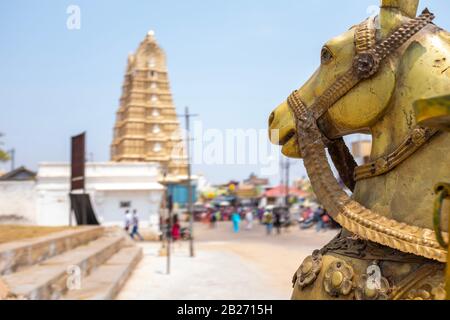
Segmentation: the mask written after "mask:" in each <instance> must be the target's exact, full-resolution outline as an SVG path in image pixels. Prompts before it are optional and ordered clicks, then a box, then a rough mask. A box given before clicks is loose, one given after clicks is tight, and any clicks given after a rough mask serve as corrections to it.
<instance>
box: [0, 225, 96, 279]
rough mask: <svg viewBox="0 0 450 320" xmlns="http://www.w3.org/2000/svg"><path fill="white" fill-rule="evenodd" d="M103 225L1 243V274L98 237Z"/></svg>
mask: <svg viewBox="0 0 450 320" xmlns="http://www.w3.org/2000/svg"><path fill="white" fill-rule="evenodd" d="M103 233H104V228H103V227H98V226H96V227H78V228H76V229H68V230H65V231H61V232H55V233H52V234H49V235H47V236H44V237H40V238H34V239H24V240H20V241H14V242H8V243H4V244H1V245H0V276H3V275H8V274H11V273H14V272H17V271H20V270H22V269H24V268H26V267H29V266H32V265H34V264H37V263H40V262H43V261H45V260H47V259H49V258H51V257H54V256H56V255H59V254H62V253H64V252H67V251H69V250H72V249H74V248H76V247H78V246H80V245H84V244H86V243H89V242H90V241H93V240H95V239H98V238H99V237H101V236H102V235H103Z"/></svg>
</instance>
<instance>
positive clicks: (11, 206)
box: [0, 181, 36, 224]
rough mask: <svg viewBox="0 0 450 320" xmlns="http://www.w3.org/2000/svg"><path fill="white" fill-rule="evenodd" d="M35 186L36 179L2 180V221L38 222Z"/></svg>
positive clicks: (0, 203) (0, 213) (0, 216)
mask: <svg viewBox="0 0 450 320" xmlns="http://www.w3.org/2000/svg"><path fill="white" fill-rule="evenodd" d="M35 186H36V182H35V181H1V182H0V222H8V223H15V222H17V223H28V224H34V223H36V193H35ZM11 218H14V219H11ZM15 218H18V219H19V220H16V219H15Z"/></svg>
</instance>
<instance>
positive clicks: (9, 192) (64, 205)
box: [0, 163, 164, 231]
mask: <svg viewBox="0 0 450 320" xmlns="http://www.w3.org/2000/svg"><path fill="white" fill-rule="evenodd" d="M158 169H159V167H158V165H157V164H152V163H87V164H86V193H89V194H90V196H91V201H92V206H93V207H94V210H95V212H96V214H97V218H98V220H99V221H100V222H101V223H102V224H103V225H123V220H124V214H125V211H126V210H134V209H136V210H137V212H138V215H139V217H140V221H141V225H142V226H143V227H150V228H151V229H153V230H155V231H157V230H158V229H159V208H160V204H161V201H162V197H163V194H164V187H163V186H162V185H161V184H159V183H158V177H159V175H158ZM69 182H70V164H68V163H42V164H40V165H39V170H38V173H37V177H36V179H35V180H34V181H0V191H1V192H2V193H3V195H2V196H1V198H2V199H1V200H2V201H1V202H0V216H1V215H4V216H8V215H10V216H11V215H14V216H22V217H24V219H26V220H27V222H29V223H34V224H37V225H46V226H64V225H68V224H69V211H70V210H69V209H70V200H69ZM30 186H31V187H30ZM32 203H34V204H33V205H32Z"/></svg>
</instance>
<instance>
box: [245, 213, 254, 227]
mask: <svg viewBox="0 0 450 320" xmlns="http://www.w3.org/2000/svg"><path fill="white" fill-rule="evenodd" d="M245 220H246V221H247V226H246V229H247V230H252V229H253V211H252V210H248V211H247V213H246V214H245Z"/></svg>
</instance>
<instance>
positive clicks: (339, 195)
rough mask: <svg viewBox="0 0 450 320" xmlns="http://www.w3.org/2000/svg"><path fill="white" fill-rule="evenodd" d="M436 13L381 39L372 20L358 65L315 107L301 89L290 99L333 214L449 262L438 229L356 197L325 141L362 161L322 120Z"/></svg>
mask: <svg viewBox="0 0 450 320" xmlns="http://www.w3.org/2000/svg"><path fill="white" fill-rule="evenodd" d="M433 19H434V15H433V14H432V13H431V12H429V11H428V10H425V11H423V13H422V14H421V15H420V16H419V17H417V18H415V19H412V20H410V21H409V22H407V23H405V24H404V25H403V26H401V27H400V28H399V29H398V30H396V31H395V32H394V33H393V34H391V35H390V36H389V37H388V38H387V39H386V40H383V41H381V42H379V43H376V41H375V32H376V31H375V28H373V20H370V19H369V20H367V21H366V22H365V23H363V24H362V25H360V26H359V27H358V29H357V30H356V33H355V38H356V39H355V40H356V49H357V55H356V56H355V58H354V61H353V65H352V68H350V70H348V71H347V72H346V73H345V74H344V75H343V76H341V77H340V78H339V79H338V80H337V81H336V82H334V83H333V85H331V86H330V87H329V88H328V89H327V90H325V92H324V93H323V94H322V95H321V96H320V97H318V98H317V99H316V100H315V102H314V103H313V104H312V105H311V107H310V108H307V107H306V105H305V104H304V103H303V102H302V100H301V98H300V97H299V95H298V92H297V91H294V92H293V93H292V94H291V95H290V96H289V98H288V100H287V102H288V105H289V107H290V109H291V110H292V112H293V113H294V115H295V118H296V122H297V138H298V145H299V148H300V151H301V154H302V155H303V159H304V164H305V167H306V170H307V171H308V175H309V177H310V179H311V184H312V186H313V188H314V191H315V193H316V195H317V197H318V199H320V201H321V202H322V204H323V205H324V207H325V208H326V209H327V210H328V212H329V213H330V214H331V216H332V217H333V219H334V220H335V221H336V222H338V223H339V224H340V225H341V226H342V227H344V228H345V229H347V230H349V231H350V232H353V233H355V234H357V235H359V236H360V237H363V238H365V239H367V240H370V241H373V242H376V243H380V244H382V245H386V246H389V247H391V248H394V249H397V250H400V251H403V252H407V253H412V254H415V255H420V256H423V257H426V258H429V259H435V260H438V261H441V262H445V261H446V251H445V250H443V249H442V248H441V246H440V245H439V243H438V242H437V241H436V237H435V234H434V232H433V230H429V229H424V228H420V227H417V226H410V225H407V224H405V223H400V222H398V221H395V220H392V219H388V218H386V217H384V216H382V215H380V214H378V213H375V212H373V211H371V210H369V209H367V208H365V207H364V206H362V205H361V204H359V203H358V202H356V201H354V200H352V199H351V198H350V197H349V196H348V195H347V194H346V193H345V192H344V191H343V190H342V188H341V186H340V185H339V183H338V182H337V181H336V179H335V177H334V174H333V172H332V170H331V167H330V165H329V163H328V160H327V156H326V152H325V148H326V147H325V145H326V144H327V145H328V147H329V148H330V146H331V148H332V149H334V150H336V151H337V152H338V153H339V156H336V155H335V156H334V157H333V155H332V157H333V160H337V161H338V163H337V167H338V169H339V168H341V169H345V168H347V169H349V168H350V169H352V168H353V169H354V168H355V167H356V164H355V163H354V160H353V157H352V156H351V154H350V152H349V150H348V148H347V147H346V146H345V143H344V141H343V139H338V140H336V141H330V140H329V139H327V138H326V136H325V135H324V134H323V133H322V132H321V130H320V129H319V127H318V125H317V121H318V119H319V118H321V117H322V116H323V115H324V114H325V113H326V112H327V111H328V110H329V109H330V108H331V107H332V106H333V105H334V104H335V103H336V102H337V101H339V100H340V99H341V98H342V97H344V96H345V95H346V94H347V93H348V92H349V91H351V90H352V89H353V88H354V87H355V86H356V85H358V84H359V83H361V82H362V81H364V80H366V79H369V78H371V77H372V76H374V75H375V74H377V73H378V71H379V70H380V67H381V64H382V62H383V61H384V60H385V59H386V58H388V57H389V56H390V55H391V54H392V53H394V52H395V51H396V50H398V49H399V48H400V47H401V46H402V45H404V44H405V43H406V42H407V41H408V40H410V39H411V38H412V37H413V36H414V35H415V34H417V33H418V32H420V31H421V30H422V29H423V28H425V27H426V26H427V25H428V24H430V23H431V22H432V21H433ZM423 140H424V139H421V141H423ZM425 140H426V137H425ZM341 158H343V159H344V162H347V163H342V160H339V159H341ZM339 162H341V163H339ZM339 171H341V170H339ZM352 172H353V171H352ZM340 173H341V172H340ZM342 175H343V176H344V177H345V178H344V182H346V184H347V185H350V188H351V189H352V187H354V183H355V180H354V177H351V176H350V175H349V174H348V172H347V173H345V172H343V174H342V173H341V176H342ZM352 178H353V179H352ZM345 180H347V181H345Z"/></svg>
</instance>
